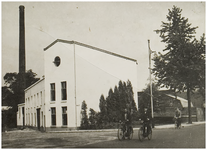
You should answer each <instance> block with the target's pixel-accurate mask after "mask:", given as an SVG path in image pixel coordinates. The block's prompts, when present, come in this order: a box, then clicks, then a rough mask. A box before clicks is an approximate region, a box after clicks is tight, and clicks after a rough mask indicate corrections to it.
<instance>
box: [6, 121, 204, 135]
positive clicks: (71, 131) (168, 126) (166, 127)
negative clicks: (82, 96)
mask: <svg viewBox="0 0 207 150" xmlns="http://www.w3.org/2000/svg"><path fill="white" fill-rule="evenodd" d="M205 123H206V122H205V121H201V122H193V123H192V124H188V123H182V124H181V126H182V128H184V127H188V126H193V125H199V124H205ZM170 128H175V125H174V124H166V125H156V124H155V127H154V129H170ZM133 129H134V130H138V129H139V128H133ZM109 131H112V132H113V131H117V129H98V130H68V131H48V132H50V133H81V132H109ZM8 132H40V131H38V130H34V129H30V128H26V129H24V130H13V131H7V132H6V133H8Z"/></svg>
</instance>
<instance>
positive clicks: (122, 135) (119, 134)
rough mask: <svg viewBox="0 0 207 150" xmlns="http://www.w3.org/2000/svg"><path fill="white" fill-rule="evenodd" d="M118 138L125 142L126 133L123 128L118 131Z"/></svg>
mask: <svg viewBox="0 0 207 150" xmlns="http://www.w3.org/2000/svg"><path fill="white" fill-rule="evenodd" d="M117 136H118V139H119V140H120V141H121V140H124V131H123V129H122V128H119V129H118V133H117Z"/></svg>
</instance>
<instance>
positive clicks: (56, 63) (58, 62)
mask: <svg viewBox="0 0 207 150" xmlns="http://www.w3.org/2000/svg"><path fill="white" fill-rule="evenodd" d="M53 63H54V64H55V66H57V67H58V66H59V65H60V57H59V56H56V57H55V60H54V62H53Z"/></svg>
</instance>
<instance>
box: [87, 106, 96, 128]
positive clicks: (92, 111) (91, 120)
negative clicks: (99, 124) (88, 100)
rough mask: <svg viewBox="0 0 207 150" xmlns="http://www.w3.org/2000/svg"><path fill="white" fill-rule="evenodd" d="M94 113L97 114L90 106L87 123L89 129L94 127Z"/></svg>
mask: <svg viewBox="0 0 207 150" xmlns="http://www.w3.org/2000/svg"><path fill="white" fill-rule="evenodd" d="M96 115H97V113H96V112H95V111H94V110H93V109H92V108H90V113H89V124H90V128H91V129H95V128H96Z"/></svg>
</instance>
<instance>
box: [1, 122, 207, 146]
mask: <svg viewBox="0 0 207 150" xmlns="http://www.w3.org/2000/svg"><path fill="white" fill-rule="evenodd" d="M2 148H205V124H200V125H193V126H188V127H185V128H182V129H180V130H175V129H172V128H171V129H168V128H165V129H159V128H158V129H153V137H152V140H150V141H148V140H147V139H145V140H144V141H143V142H140V141H139V140H138V130H135V133H134V137H133V139H132V140H125V141H119V140H118V139H117V130H109V131H100V132H93V131H92V132H74V133H73V132H70V133H59V132H58V133H41V132H39V131H34V130H28V131H26V130H23V131H13V132H7V133H2Z"/></svg>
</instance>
